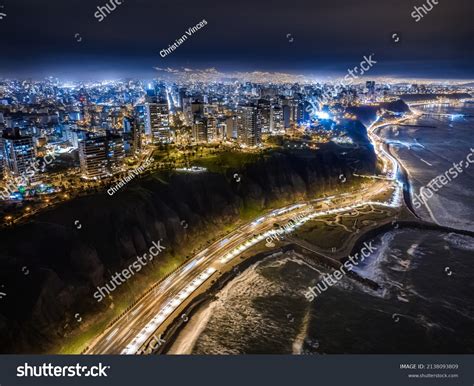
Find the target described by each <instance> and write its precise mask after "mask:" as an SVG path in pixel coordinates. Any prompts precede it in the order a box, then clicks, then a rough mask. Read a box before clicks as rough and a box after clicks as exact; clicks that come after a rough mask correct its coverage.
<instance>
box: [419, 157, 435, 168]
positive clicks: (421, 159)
mask: <svg viewBox="0 0 474 386" xmlns="http://www.w3.org/2000/svg"><path fill="white" fill-rule="evenodd" d="M420 161H422V162H424V163H425V164H427V165H428V166H433V165H431V164H430V163H429V162H428V161H425V160H424V159H423V158H420Z"/></svg>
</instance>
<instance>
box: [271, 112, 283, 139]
mask: <svg viewBox="0 0 474 386" xmlns="http://www.w3.org/2000/svg"><path fill="white" fill-rule="evenodd" d="M281 131H283V110H282V108H281V107H279V106H272V110H271V112H270V132H272V133H279V132H281Z"/></svg>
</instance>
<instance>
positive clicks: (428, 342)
mask: <svg viewBox="0 0 474 386" xmlns="http://www.w3.org/2000/svg"><path fill="white" fill-rule="evenodd" d="M425 110H426V112H427V113H430V114H433V115H428V116H423V117H421V118H420V119H417V120H416V121H412V122H407V123H408V124H412V125H419V126H421V127H413V126H398V127H395V126H390V127H386V128H384V129H383V131H382V133H381V134H382V136H385V137H386V138H387V139H389V140H390V141H393V142H394V144H392V149H394V150H395V154H396V155H397V158H399V160H401V161H402V162H403V164H404V166H405V168H406V169H407V170H408V172H409V178H410V182H411V183H412V184H413V190H414V191H415V192H418V189H419V187H421V186H423V185H424V184H426V183H427V182H429V181H430V180H431V179H432V178H434V177H436V176H437V175H439V174H441V173H444V172H445V171H446V170H447V169H449V168H450V167H451V166H452V162H459V161H460V160H462V159H464V158H465V157H466V155H467V154H468V153H469V152H470V147H471V144H472V138H473V137H472V131H473V130H474V121H473V118H472V117H469V115H470V116H474V106H473V105H464V106H462V107H461V108H454V109H453V108H452V107H445V106H442V107H432V108H429V107H428V108H425ZM440 113H463V114H465V117H458V118H454V119H451V118H450V117H440V116H437V115H435V114H440ZM426 126H433V127H426ZM473 174H474V165H473V166H472V170H469V169H466V170H464V171H463V173H461V174H460V175H459V177H458V178H457V179H455V180H453V181H452V182H451V183H450V184H449V185H447V186H445V187H444V188H443V189H441V190H440V191H439V192H438V193H437V194H436V196H434V197H433V198H431V199H430V200H429V201H428V204H427V206H426V207H422V208H420V209H419V210H417V214H418V215H420V216H421V217H422V218H424V219H426V220H428V221H434V222H437V223H439V224H442V225H447V226H451V227H454V228H459V229H470V230H474V229H473V227H474V223H473V220H472V219H473V210H474V209H473V208H474V206H473V201H474V198H473V187H474V186H473V184H474V179H473V178H472V177H473ZM373 245H375V246H376V247H377V250H376V252H375V253H373V255H371V256H370V257H369V258H367V259H366V260H365V261H364V262H363V263H361V264H360V265H359V266H358V267H356V268H355V269H354V270H355V271H356V272H357V273H358V274H359V275H361V276H363V277H367V278H370V279H372V280H374V281H376V282H377V283H379V285H380V286H381V288H380V290H378V291H374V290H371V289H369V288H367V287H366V286H364V285H362V284H360V283H359V282H356V281H354V280H353V279H350V278H348V277H344V278H343V279H342V280H340V281H339V282H338V284H337V285H335V286H333V287H330V288H329V289H328V290H327V291H325V292H323V293H322V294H320V295H319V296H318V297H317V298H316V299H315V300H314V301H312V302H309V301H308V300H307V299H306V298H305V296H304V293H305V292H306V291H307V290H308V287H309V286H314V285H315V284H316V283H317V282H318V281H320V280H321V279H322V275H324V274H325V273H328V272H329V271H328V269H327V268H324V267H322V266H320V265H318V264H317V263H315V262H313V261H312V260H310V259H308V258H307V257H303V256H301V255H298V254H296V253H294V252H288V253H286V254H284V255H280V256H273V257H268V258H266V259H264V260H262V261H260V262H258V263H256V264H254V265H252V266H251V267H250V268H248V269H247V270H246V271H245V272H243V273H242V274H241V275H239V276H238V277H236V278H235V279H233V280H231V281H230V282H229V283H228V284H227V285H226V286H225V287H224V288H223V289H222V291H220V292H219V293H218V295H217V298H216V299H215V300H212V301H210V302H209V303H207V304H206V305H204V306H202V307H201V308H200V309H199V311H198V312H197V313H196V314H195V315H194V316H193V317H192V318H191V319H190V321H189V322H188V324H187V325H186V327H185V328H184V329H183V330H182V331H181V333H180V334H179V336H178V337H177V339H176V341H175V343H174V344H173V346H172V348H171V350H170V353H192V354H257V353H265V354H313V355H317V354H336V353H363V354H383V353H385V354H388V353H406V354H415V353H420V354H421V353H438V354H448V353H474V334H473V333H472V332H473V331H474V281H473V280H472V279H473V277H474V262H473V259H474V253H473V251H474V238H472V237H469V236H460V235H458V234H456V233H444V232H438V231H422V230H418V229H399V230H395V231H391V232H388V233H385V234H382V235H379V236H378V237H376V238H375V239H374V240H373Z"/></svg>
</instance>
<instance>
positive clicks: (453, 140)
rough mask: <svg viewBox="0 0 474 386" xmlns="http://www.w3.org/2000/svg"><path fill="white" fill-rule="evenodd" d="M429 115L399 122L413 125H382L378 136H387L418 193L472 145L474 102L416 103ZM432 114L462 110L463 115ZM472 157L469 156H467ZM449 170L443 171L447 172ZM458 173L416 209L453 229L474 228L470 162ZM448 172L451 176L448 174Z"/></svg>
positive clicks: (463, 156) (473, 175)
mask: <svg viewBox="0 0 474 386" xmlns="http://www.w3.org/2000/svg"><path fill="white" fill-rule="evenodd" d="M417 109H418V110H421V111H424V112H425V113H427V114H429V115H426V116H422V117H421V118H419V119H416V120H411V121H409V122H405V124H413V125H419V126H420V127H413V126H387V127H385V128H383V129H382V130H381V136H382V137H384V138H386V139H388V140H390V141H392V142H391V148H392V149H393V151H394V154H395V155H396V156H397V158H398V159H399V160H400V161H401V162H402V164H403V165H404V166H405V168H406V169H407V171H408V174H409V179H410V183H411V186H412V194H413V193H417V194H419V191H420V188H421V187H424V186H426V185H427V184H428V183H429V182H430V181H431V180H432V179H433V178H435V177H437V176H439V175H442V174H444V173H445V172H447V171H449V169H450V168H452V167H453V162H456V163H459V162H460V161H465V160H466V157H467V155H468V154H469V153H471V148H472V149H473V150H474V104H472V103H471V104H468V103H465V104H463V105H462V106H459V107H452V106H447V105H438V106H432V107H429V106H426V107H417ZM437 114H463V115H464V116H463V117H459V116H458V117H449V116H438V115H437ZM471 159H473V160H474V157H473V156H471ZM448 174H449V173H448ZM458 174H459V175H458V177H457V178H455V179H453V180H452V181H451V182H449V183H448V184H446V185H445V186H443V187H442V188H440V189H439V190H438V192H434V195H433V197H431V198H429V199H428V200H427V202H426V205H423V206H422V207H421V208H419V209H417V211H416V212H417V214H418V215H419V216H420V217H422V218H423V219H425V220H428V221H433V222H436V223H438V224H440V225H446V226H451V227H454V228H458V229H469V230H474V220H473V215H472V214H473V209H474V164H471V165H470V166H469V165H468V167H464V168H462V172H460V173H458ZM450 176H452V175H450Z"/></svg>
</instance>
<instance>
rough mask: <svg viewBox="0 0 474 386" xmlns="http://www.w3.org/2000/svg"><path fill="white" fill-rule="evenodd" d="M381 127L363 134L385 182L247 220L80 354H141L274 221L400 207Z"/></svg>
mask: <svg viewBox="0 0 474 386" xmlns="http://www.w3.org/2000/svg"><path fill="white" fill-rule="evenodd" d="M397 122H398V121H397ZM393 123H395V122H393ZM384 124H388V123H384ZM382 125H383V124H377V123H374V124H373V125H371V126H370V127H369V129H368V133H369V137H370V138H371V140H372V142H373V144H374V148H375V151H376V153H377V155H379V156H380V157H381V159H382V161H383V163H384V172H385V173H384V174H385V175H386V176H388V178H387V179H386V180H383V179H378V180H374V184H372V185H371V186H369V187H366V188H364V189H360V190H358V191H357V192H355V193H354V192H348V193H343V194H340V195H338V196H332V197H329V198H321V199H316V200H312V201H308V202H304V203H300V204H296V205H291V206H288V207H284V208H281V209H278V210H274V211H272V212H270V213H268V214H266V215H265V216H262V217H260V218H259V219H256V220H255V221H253V222H251V223H247V224H245V225H242V226H240V227H239V228H237V229H236V230H234V231H233V232H231V233H230V234H229V235H227V236H226V237H225V238H223V239H221V240H218V241H217V242H215V243H214V244H212V245H211V246H210V247H208V248H207V249H205V250H204V251H202V252H200V253H198V254H197V255H196V256H194V257H193V258H192V259H190V261H189V263H187V264H186V265H185V266H183V267H181V268H180V269H178V270H177V271H175V272H174V273H173V274H171V275H170V276H169V277H168V278H167V279H166V280H165V281H163V282H162V283H161V284H160V285H159V286H157V287H156V288H155V289H154V290H153V291H151V292H149V293H148V294H147V295H145V296H144V297H143V298H142V299H141V300H140V301H139V302H138V303H137V304H136V305H135V306H134V307H133V308H132V309H131V310H129V311H128V312H127V313H126V314H125V315H123V316H122V317H121V318H120V319H119V320H118V321H117V322H116V323H115V324H114V325H112V327H110V328H108V329H107V330H106V331H104V332H103V333H102V334H101V335H100V336H98V337H96V339H94V341H92V342H91V343H90V344H89V348H88V349H87V350H86V351H85V353H86V354H137V353H142V352H143V351H144V349H145V348H146V347H147V345H148V344H149V343H150V339H153V337H154V336H155V337H159V335H160V334H161V333H163V332H164V331H165V330H166V328H167V327H168V326H169V325H170V323H172V322H173V321H174V320H175V319H176V318H179V317H182V316H183V314H182V313H183V311H184V310H185V308H186V306H187V305H188V304H189V303H190V302H191V301H192V299H193V298H194V297H195V296H197V295H198V294H200V293H202V292H204V291H205V290H206V289H207V288H209V287H210V285H211V284H212V282H213V281H214V280H215V279H216V278H217V277H218V276H219V275H220V274H222V273H223V272H226V271H229V270H230V269H232V267H233V266H235V265H236V264H238V263H239V262H240V259H238V256H239V255H240V254H241V253H242V252H244V251H245V250H247V249H248V248H250V247H252V246H254V245H255V244H257V243H260V242H264V240H265V239H266V238H267V237H268V236H269V235H270V232H271V231H272V230H274V226H275V224H285V223H288V222H289V220H291V219H295V218H296V217H297V216H298V220H297V223H296V224H295V226H294V227H291V228H290V229H289V231H291V230H293V229H294V228H296V227H298V226H301V225H302V224H303V223H305V222H306V221H309V220H311V219H313V218H315V217H319V216H326V215H329V214H336V213H342V212H344V211H347V210H353V209H355V208H359V207H362V206H364V205H368V204H372V205H381V206H387V207H394V208H395V207H399V206H400V205H401V202H402V200H401V190H402V187H401V184H400V183H399V182H398V181H397V180H396V174H397V170H398V163H397V161H396V160H395V159H394V158H393V157H392V156H391V155H390V154H388V153H387V152H386V151H385V149H384V148H383V146H382V141H381V140H380V138H378V136H377V135H375V134H374V131H375V129H376V128H378V127H380V126H382ZM393 187H394V188H395V189H394V193H393V194H392V198H391V199H390V200H389V201H387V202H379V201H372V200H371V197H375V196H376V195H378V194H380V193H381V192H382V191H384V190H386V189H389V188H393ZM155 341H156V339H155Z"/></svg>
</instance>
